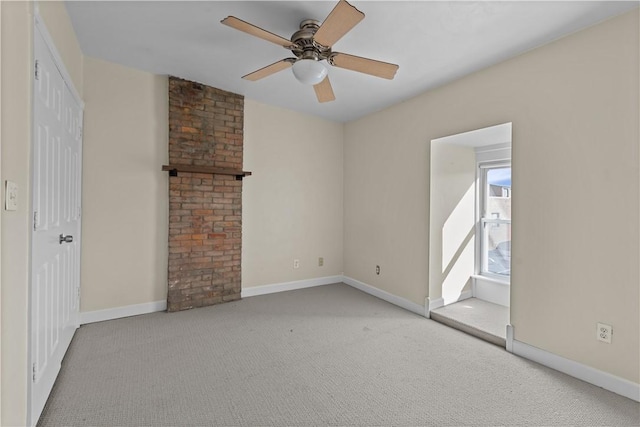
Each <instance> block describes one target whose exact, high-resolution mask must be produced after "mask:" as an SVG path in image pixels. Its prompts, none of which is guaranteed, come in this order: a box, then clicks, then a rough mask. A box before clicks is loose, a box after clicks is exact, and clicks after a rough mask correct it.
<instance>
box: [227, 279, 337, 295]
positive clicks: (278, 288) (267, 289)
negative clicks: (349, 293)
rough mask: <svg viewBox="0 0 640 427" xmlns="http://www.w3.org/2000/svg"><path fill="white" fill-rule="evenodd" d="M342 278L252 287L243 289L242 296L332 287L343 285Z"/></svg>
mask: <svg viewBox="0 0 640 427" xmlns="http://www.w3.org/2000/svg"><path fill="white" fill-rule="evenodd" d="M341 282H342V276H327V277H318V278H316V279H306V280H296V281H295V282H285V283H273V284H270V285H262V286H252V287H250V288H242V291H241V293H240V296H241V297H242V298H247V297H254V296H257V295H266V294H273V293H276V292H285V291H293V290H296V289H304V288H312V287H314V286H322V285H331V284H333V283H341Z"/></svg>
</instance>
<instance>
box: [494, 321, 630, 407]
mask: <svg viewBox="0 0 640 427" xmlns="http://www.w3.org/2000/svg"><path fill="white" fill-rule="evenodd" d="M509 326H511V325H509ZM509 332H511V334H509ZM509 335H511V339H509ZM509 341H511V349H509V347H510V346H509ZM507 351H511V352H512V353H513V354H515V355H517V356H520V357H524V358H525V359H529V360H532V361H534V362H537V363H539V364H541V365H544V366H547V367H549V368H551V369H555V370H556V371H560V372H563V373H565V374H567V375H570V376H572V377H575V378H578V379H580V380H582V381H585V382H588V383H589V384H593V385H596V386H598V387H602V388H604V389H605V390H609V391H612V392H614V393H616V394H619V395H621V396H624V397H628V398H629V399H632V400H635V401H636V402H640V384H637V383H634V382H632V381H629V380H626V379H624V378H620V377H618V376H615V375H612V374H609V373H607V372H604V371H600V370H598V369H595V368H592V367H590V366H587V365H583V364H582V363H579V362H576V361H574V360H571V359H567V358H564V357H562V356H558V355H557V354H553V353H550V352H548V351H546V350H542V349H539V348H537V347H534V346H531V345H529V344H525V343H523V342H520V341H518V340H514V339H513V326H511V327H510V328H509V327H508V328H507Z"/></svg>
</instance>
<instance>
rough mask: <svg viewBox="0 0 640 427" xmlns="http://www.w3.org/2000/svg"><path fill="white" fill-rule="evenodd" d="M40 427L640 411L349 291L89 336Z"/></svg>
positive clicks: (95, 330) (158, 316)
mask: <svg viewBox="0 0 640 427" xmlns="http://www.w3.org/2000/svg"><path fill="white" fill-rule="evenodd" d="M39 425H40V426H43V427H44V426H87V425H93V426H116V425H117V426H196V425H197V426H200V425H216V426H316V425H331V426H334V425H335V426H337V425H341V426H392V425H393V426H495V425H508V426H518V425H519V426H568V425H572V426H638V425H640V404H638V403H637V402H633V401H631V400H629V399H627V398H624V397H621V396H618V395H616V394H613V393H611V392H608V391H606V390H603V389H601V388H598V387H595V386H592V385H589V384H587V383H584V382H582V381H580V380H577V379H574V378H571V377H569V376H566V375H564V374H561V373H559V372H556V371H553V370H551V369H548V368H545V367H542V366H540V365H538V364H535V363H533V362H528V361H526V360H525V359H521V358H518V357H516V356H514V355H512V354H510V353H507V352H506V351H505V350H504V349H501V348H499V347H497V346H495V345H492V344H488V343H486V342H483V341H481V340H479V339H477V338H474V337H471V336H468V335H466V334H464V333H462V332H459V331H456V330H453V329H450V328H448V327H446V326H444V325H441V324H438V323H436V322H433V321H431V320H427V319H424V318H422V317H419V316H417V315H414V314H412V313H409V312H407V311H405V310H402V309H400V308H398V307H395V306H393V305H391V304H388V303H386V302H384V301H381V300H379V299H377V298H374V297H372V296H369V295H367V294H364V293H362V292H360V291H358V290H356V289H353V288H351V287H349V286H346V285H344V284H336V285H328V286H320V287H316V288H309V289H303V290H297V291H291V292H283V293H279V294H272V295H263V296H256V297H251V298H246V299H244V300H242V301H236V302H232V303H228V304H224V305H219V306H214V307H208V308H201V309H196V310H190V311H185V312H179V313H171V314H168V313H153V314H148V315H144V316H137V317H131V318H126V319H119V320H113V321H108V322H102V323H95V324H90V325H85V326H83V327H81V328H80V329H79V330H78V331H77V333H76V336H75V338H74V340H73V343H72V345H71V347H70V349H69V351H68V353H67V355H66V357H65V360H64V363H63V367H62V371H61V373H60V376H59V378H58V380H57V382H56V385H55V386H54V390H53V392H52V394H51V397H50V398H49V401H48V402H47V405H46V407H45V409H44V412H43V414H42V416H41V418H40V422H39Z"/></svg>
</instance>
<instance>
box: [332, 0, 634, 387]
mask: <svg viewBox="0 0 640 427" xmlns="http://www.w3.org/2000/svg"><path fill="white" fill-rule="evenodd" d="M639 50H640V46H639V38H638V11H637V10H634V11H632V12H630V13H627V14H625V15H623V16H621V17H617V18H614V19H612V20H610V21H607V22H604V23H602V24H600V25H597V26H595V27H592V28H590V29H587V30H585V31H582V32H579V33H576V34H574V35H571V36H569V37H566V38H564V39H561V40H559V41H557V42H555V43H552V44H549V45H547V46H544V47H542V48H539V49H536V50H534V51H531V52H529V53H527V54H525V55H522V56H520V57H517V58H515V59H513V60H510V61H507V62H504V63H502V64H499V65H496V66H494V67H491V68H488V69H486V70H483V71H481V72H478V73H475V74H473V75H471V76H469V77H466V78H464V79H461V80H459V81H457V82H454V83H452V84H449V85H447V86H444V87H442V88H439V89H437V90H433V91H430V92H428V93H425V94H423V95H421V96H418V97H416V98H413V99H411V100H409V101H407V102H404V103H402V104H400V105H397V106H394V107H392V108H390V109H387V110H385V111H382V112H380V113H377V114H373V115H371V116H368V117H365V118H363V119H361V120H359V121H356V122H353V123H350V124H347V125H346V132H345V133H346V137H345V190H344V191H345V236H346V237H345V248H344V250H345V274H346V275H348V276H351V277H354V278H356V279H358V280H362V281H364V282H366V283H369V284H371V285H374V286H377V287H380V288H382V289H384V290H386V291H388V292H391V293H393V294H396V295H399V296H401V297H405V298H407V299H410V300H411V301H414V302H416V303H423V301H424V298H425V297H426V296H427V292H428V281H429V274H428V269H427V267H426V266H427V263H428V259H429V253H428V250H427V244H428V243H427V242H428V241H429V235H428V225H427V218H428V212H429V210H428V203H427V200H428V192H429V174H428V170H429V161H430V160H429V148H428V147H429V141H430V140H432V139H435V138H438V137H442V136H446V135H452V134H456V133H460V132H464V131H468V130H473V129H478V128H482V127H486V126H489V125H495V124H499V123H505V122H510V121H511V122H513V144H514V145H513V157H512V161H513V182H514V186H517V188H518V193H517V194H514V196H513V239H514V240H513V258H512V263H513V264H512V269H513V270H512V278H511V279H512V280H511V283H512V290H511V307H512V317H511V323H512V324H513V325H514V328H515V339H517V340H519V341H522V342H525V343H528V344H530V345H533V346H535V347H538V348H541V349H544V350H547V351H550V352H552V353H555V354H558V355H560V356H563V357H566V358H569V359H572V360H575V361H578V362H580V363H584V364H586V365H588V366H592V367H595V368H597V369H601V370H603V371H606V372H609V373H612V374H614V375H617V376H619V377H622V378H626V379H628V380H631V381H634V382H636V383H637V382H639V381H640V373H639V366H638V360H639V358H640V354H639V348H640V342H639V339H640V319H639V318H638V316H639V312H640V310H639V301H640V295H639V286H638V283H639V282H640V278H639V274H638V273H639V272H638V268H637V264H638V259H639V258H640V251H639V230H638V215H639V191H638V190H639V189H638V187H639V182H640V177H639V162H638V137H639V136H638V126H639V122H638V121H639V115H640V114H639V107H638V101H639V100H638V91H639V88H638V79H639V67H638V63H639V59H640V58H639V54H638V52H639ZM611 206H619V207H620V208H621V209H616V211H615V215H616V218H615V220H613V221H607V222H606V226H605V224H603V219H604V218H607V217H609V216H610V215H611V213H612V212H611ZM376 263H380V264H381V266H382V270H383V272H384V271H387V272H389V274H388V275H387V276H386V277H383V276H380V277H376V276H374V275H372V272H373V265H375V264H376ZM596 322H604V323H608V324H611V325H613V328H614V331H615V332H614V340H613V343H612V344H611V345H606V344H603V343H600V342H598V341H596V339H595V327H596ZM549 331H552V333H550V332H549Z"/></svg>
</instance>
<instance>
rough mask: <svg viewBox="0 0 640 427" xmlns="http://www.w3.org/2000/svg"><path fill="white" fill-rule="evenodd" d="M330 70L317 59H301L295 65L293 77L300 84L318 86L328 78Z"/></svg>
mask: <svg viewBox="0 0 640 427" xmlns="http://www.w3.org/2000/svg"><path fill="white" fill-rule="evenodd" d="M328 72H329V70H328V69H327V67H326V66H325V65H324V64H323V63H322V62H319V61H317V60H315V59H299V60H297V61H296V62H295V64H293V75H294V76H296V79H298V81H299V82H300V83H303V84H306V85H317V84H318V83H320V82H321V81H323V80H324V78H325V77H327V74H328Z"/></svg>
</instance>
